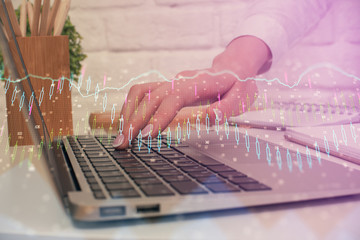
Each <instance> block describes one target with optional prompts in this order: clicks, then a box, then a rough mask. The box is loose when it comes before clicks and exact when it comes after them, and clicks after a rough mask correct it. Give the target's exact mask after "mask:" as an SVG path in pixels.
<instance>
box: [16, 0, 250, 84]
mask: <svg viewBox="0 0 360 240" xmlns="http://www.w3.org/2000/svg"><path fill="white" fill-rule="evenodd" d="M20 2H21V1H20V0H15V1H14V4H15V6H16V5H18V4H19V3H20ZM248 2H249V0H100V1H99V0H72V2H71V9H70V17H71V20H72V22H73V23H74V24H75V26H76V28H77V30H78V31H79V32H80V33H81V35H82V36H83V37H84V40H83V47H84V50H85V52H86V53H87V54H88V58H87V59H86V60H85V62H84V64H85V65H86V66H87V67H86V74H85V75H86V77H87V75H91V76H92V79H93V81H96V80H99V81H102V79H103V75H104V73H106V74H107V75H108V76H109V77H111V78H112V81H111V85H113V86H119V85H121V82H126V81H127V80H128V79H129V78H131V77H134V76H136V75H137V74H140V73H142V72H145V71H148V70H151V69H154V68H155V69H157V70H159V71H161V72H163V73H164V74H165V75H166V76H168V77H172V76H173V75H174V74H176V73H177V72H179V71H182V70H187V69H196V68H204V67H208V66H209V65H210V64H211V62H212V58H213V57H214V56H215V55H216V54H218V53H219V52H221V51H222V49H223V47H224V46H226V44H227V43H228V42H229V41H230V40H231V38H232V37H233V36H235V35H236V33H234V31H236V25H237V24H236V23H237V22H239V19H241V14H242V12H243V10H244V9H245V8H246V6H247V3H248ZM109 84H110V83H109Z"/></svg>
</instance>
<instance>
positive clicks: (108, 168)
mask: <svg viewBox="0 0 360 240" xmlns="http://www.w3.org/2000/svg"><path fill="white" fill-rule="evenodd" d="M95 170H96V171H98V172H112V171H116V170H117V168H116V167H115V166H109V167H95Z"/></svg>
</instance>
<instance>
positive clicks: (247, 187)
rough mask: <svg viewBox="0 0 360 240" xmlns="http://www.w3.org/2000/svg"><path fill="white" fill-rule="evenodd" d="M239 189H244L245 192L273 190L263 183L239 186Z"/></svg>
mask: <svg viewBox="0 0 360 240" xmlns="http://www.w3.org/2000/svg"><path fill="white" fill-rule="evenodd" d="M238 186H239V187H241V188H242V189H244V190H245V191H265V190H271V188H270V187H268V186H266V185H264V184H262V183H242V184H238Z"/></svg>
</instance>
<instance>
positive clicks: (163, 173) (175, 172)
mask: <svg viewBox="0 0 360 240" xmlns="http://www.w3.org/2000/svg"><path fill="white" fill-rule="evenodd" d="M156 173H157V174H159V175H160V176H162V177H163V176H172V175H178V174H181V173H180V172H179V171H178V170H176V169H173V170H162V171H157V172H156Z"/></svg>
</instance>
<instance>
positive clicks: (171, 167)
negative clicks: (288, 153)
mask: <svg viewBox="0 0 360 240" xmlns="http://www.w3.org/2000/svg"><path fill="white" fill-rule="evenodd" d="M113 140H114V137H111V138H109V139H108V138H104V139H103V138H102V137H93V136H79V137H77V138H75V137H68V141H69V144H70V146H71V148H72V151H73V152H74V154H75V156H76V158H77V161H78V163H79V166H80V168H81V170H82V172H83V174H84V176H85V178H86V179H87V182H88V184H89V186H90V189H91V190H92V192H93V194H94V197H95V198H97V199H105V198H107V197H110V198H136V197H142V196H147V197H159V196H173V195H176V194H180V195H188V194H210V193H213V194H218V193H229V192H241V191H264V190H271V188H270V187H269V186H267V185H265V184H263V183H260V182H259V181H257V180H255V179H253V178H250V177H248V176H246V175H245V174H243V173H241V172H239V171H236V170H235V169H233V168H231V167H229V166H226V165H224V164H222V163H220V162H218V161H216V160H214V159H212V158H208V157H206V156H204V155H201V156H199V157H197V158H194V157H189V156H187V155H186V154H184V153H182V152H181V149H184V148H187V147H188V146H187V145H185V144H176V142H172V144H171V147H168V146H167V145H166V144H167V143H166V140H164V141H162V142H158V140H153V141H152V143H151V144H149V145H147V141H142V142H139V141H137V142H136V143H134V144H133V145H132V146H131V148H130V149H129V150H122V151H118V150H115V149H114V148H113V147H112V142H113ZM159 143H161V147H160V148H159V147H158V146H159ZM138 144H141V145H140V148H139V145H138ZM173 146H175V147H173ZM159 150H160V151H159Z"/></svg>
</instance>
